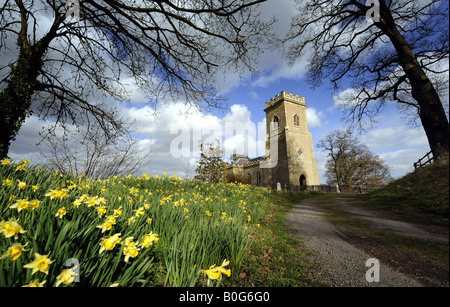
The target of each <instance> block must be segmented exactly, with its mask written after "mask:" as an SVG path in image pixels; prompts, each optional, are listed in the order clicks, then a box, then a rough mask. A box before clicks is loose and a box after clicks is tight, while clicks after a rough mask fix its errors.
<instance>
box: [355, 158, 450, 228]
mask: <svg viewBox="0 0 450 307" xmlns="http://www.w3.org/2000/svg"><path fill="white" fill-rule="evenodd" d="M448 161H449V160H448V157H447V158H443V159H440V160H438V161H436V162H435V163H433V164H430V165H428V166H426V167H424V168H420V169H417V170H415V171H414V172H411V173H409V174H407V175H405V176H404V177H402V178H399V179H397V180H395V181H393V182H391V183H389V184H388V185H386V186H384V187H382V188H380V189H378V190H375V191H372V192H370V193H368V194H366V195H363V196H362V199H363V200H365V201H368V202H370V203H371V204H372V205H373V206H376V207H378V208H383V209H387V210H390V211H394V212H398V213H401V214H404V215H408V216H410V217H415V218H419V219H421V220H423V221H427V222H431V223H435V224H441V225H447V226H448V225H449V223H448V222H449V165H448Z"/></svg>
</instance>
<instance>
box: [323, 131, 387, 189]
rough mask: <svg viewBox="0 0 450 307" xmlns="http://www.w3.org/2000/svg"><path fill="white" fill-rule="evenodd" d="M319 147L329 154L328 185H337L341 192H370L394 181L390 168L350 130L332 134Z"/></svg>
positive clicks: (327, 166) (327, 164)
mask: <svg viewBox="0 0 450 307" xmlns="http://www.w3.org/2000/svg"><path fill="white" fill-rule="evenodd" d="M317 147H319V148H323V149H324V150H325V151H326V152H327V153H328V157H329V159H328V161H327V163H326V166H325V167H326V173H325V176H326V177H327V179H328V184H333V185H335V184H337V185H338V186H339V188H340V189H341V191H346V192H353V191H367V190H370V189H374V188H376V187H380V186H381V185H383V184H385V183H387V182H388V181H389V180H391V176H390V171H389V167H388V166H386V165H385V164H384V162H383V161H382V160H381V158H380V157H379V156H377V155H373V154H372V153H371V152H370V151H369V149H368V148H367V146H365V145H362V144H360V142H359V140H358V139H357V138H356V137H354V136H353V134H352V132H351V131H350V130H347V131H341V130H336V131H333V132H331V133H329V134H328V135H326V136H325V137H324V138H323V139H322V140H320V141H319V143H318V144H317Z"/></svg>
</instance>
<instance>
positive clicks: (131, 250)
mask: <svg viewBox="0 0 450 307" xmlns="http://www.w3.org/2000/svg"><path fill="white" fill-rule="evenodd" d="M123 244H124V248H123V254H124V256H125V262H128V260H129V259H130V257H133V258H135V257H136V256H137V255H138V254H139V250H140V248H138V247H137V246H136V243H135V242H133V237H129V238H126V239H125V240H124V242H123Z"/></svg>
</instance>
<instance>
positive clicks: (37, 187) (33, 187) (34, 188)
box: [31, 184, 39, 192]
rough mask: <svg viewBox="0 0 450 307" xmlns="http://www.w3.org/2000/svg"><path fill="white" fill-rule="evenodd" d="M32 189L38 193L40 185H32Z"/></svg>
mask: <svg viewBox="0 0 450 307" xmlns="http://www.w3.org/2000/svg"><path fill="white" fill-rule="evenodd" d="M31 188H32V189H33V191H35V192H36V191H37V190H38V189H39V184H36V185H32V186H31Z"/></svg>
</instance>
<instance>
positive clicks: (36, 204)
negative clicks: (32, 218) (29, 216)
mask: <svg viewBox="0 0 450 307" xmlns="http://www.w3.org/2000/svg"><path fill="white" fill-rule="evenodd" d="M40 204H41V202H40V201H39V200H37V199H33V200H30V203H29V204H28V206H29V208H31V210H34V209H36V208H37V207H39V205H40Z"/></svg>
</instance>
